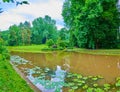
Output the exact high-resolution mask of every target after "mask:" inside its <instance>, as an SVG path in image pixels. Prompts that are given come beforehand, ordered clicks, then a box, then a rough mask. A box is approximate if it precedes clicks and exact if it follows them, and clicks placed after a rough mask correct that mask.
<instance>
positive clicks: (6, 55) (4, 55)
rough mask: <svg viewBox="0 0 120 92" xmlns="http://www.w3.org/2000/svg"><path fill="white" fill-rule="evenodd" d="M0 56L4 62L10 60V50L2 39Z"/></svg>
mask: <svg viewBox="0 0 120 92" xmlns="http://www.w3.org/2000/svg"><path fill="white" fill-rule="evenodd" d="M0 55H1V58H2V59H3V60H4V59H9V58H10V55H9V53H8V50H7V49H6V47H5V44H4V41H3V40H2V39H0Z"/></svg>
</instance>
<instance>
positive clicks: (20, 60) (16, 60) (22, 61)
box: [10, 55, 28, 65]
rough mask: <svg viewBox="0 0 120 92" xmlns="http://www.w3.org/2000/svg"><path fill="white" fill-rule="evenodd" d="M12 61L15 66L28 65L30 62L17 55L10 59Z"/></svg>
mask: <svg viewBox="0 0 120 92" xmlns="http://www.w3.org/2000/svg"><path fill="white" fill-rule="evenodd" d="M10 61H11V62H12V63H14V64H15V65H20V64H26V63H28V60H25V59H24V58H21V57H19V56H16V55H14V56H11V57H10Z"/></svg>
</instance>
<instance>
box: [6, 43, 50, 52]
mask: <svg viewBox="0 0 120 92" xmlns="http://www.w3.org/2000/svg"><path fill="white" fill-rule="evenodd" d="M44 48H48V46H47V45H44V44H42V45H30V46H9V47H8V49H9V51H18V52H41V51H42V49H44Z"/></svg>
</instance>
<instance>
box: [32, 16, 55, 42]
mask: <svg viewBox="0 0 120 92" xmlns="http://www.w3.org/2000/svg"><path fill="white" fill-rule="evenodd" d="M32 24H33V27H32V36H31V39H32V43H33V44H44V43H46V41H47V40H48V39H53V40H54V41H55V40H56V39H57V37H56V36H57V31H56V30H57V28H56V26H55V20H53V19H51V17H49V16H45V17H44V18H41V17H39V18H37V19H35V20H34V21H33V22H32Z"/></svg>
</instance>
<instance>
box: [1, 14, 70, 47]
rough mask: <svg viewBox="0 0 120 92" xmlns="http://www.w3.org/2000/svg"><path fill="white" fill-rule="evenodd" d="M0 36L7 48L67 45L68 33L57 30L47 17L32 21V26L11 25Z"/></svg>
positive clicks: (51, 20) (26, 24)
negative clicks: (46, 44)
mask: <svg viewBox="0 0 120 92" xmlns="http://www.w3.org/2000/svg"><path fill="white" fill-rule="evenodd" d="M0 36H1V38H2V39H3V40H4V41H5V42H6V45H8V46H20V45H31V44H45V43H46V42H48V45H56V44H60V43H63V44H64V43H69V31H68V30H66V29H65V28H62V29H61V30H57V27H56V21H55V20H53V19H51V17H49V16H47V15H46V16H45V17H44V18H42V17H39V18H37V19H35V20H33V21H32V25H31V24H30V23H29V22H27V21H25V22H24V23H20V24H19V25H12V26H10V27H9V29H8V30H7V31H1V32H0Z"/></svg>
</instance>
